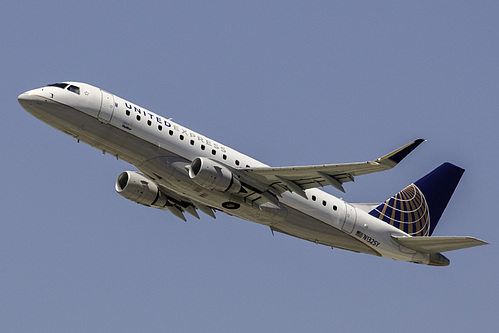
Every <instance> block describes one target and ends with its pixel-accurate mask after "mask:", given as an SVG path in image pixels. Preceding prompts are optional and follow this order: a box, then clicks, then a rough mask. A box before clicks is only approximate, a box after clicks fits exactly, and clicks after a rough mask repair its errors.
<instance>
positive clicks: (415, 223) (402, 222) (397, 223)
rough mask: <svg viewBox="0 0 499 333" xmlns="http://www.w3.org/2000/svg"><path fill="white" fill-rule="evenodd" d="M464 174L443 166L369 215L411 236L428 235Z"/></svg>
mask: <svg viewBox="0 0 499 333" xmlns="http://www.w3.org/2000/svg"><path fill="white" fill-rule="evenodd" d="M463 172H464V169H461V168H460V167H458V166H455V165H453V164H451V163H444V164H442V165H441V166H439V167H438V168H436V169H435V170H433V171H432V172H430V173H429V174H427V175H426V176H424V177H423V178H421V179H420V180H418V181H417V182H415V183H414V184H411V185H409V186H407V187H406V188H405V189H403V190H402V191H400V192H399V193H397V194H395V195H394V196H393V197H391V198H390V199H388V200H386V201H385V202H384V203H382V204H381V205H379V206H378V207H376V208H375V209H373V210H372V211H370V212H369V214H371V215H372V216H374V217H377V218H379V219H380V220H382V221H384V222H386V223H388V224H391V225H393V226H394V227H396V228H399V229H400V230H402V231H404V232H406V233H408V234H410V235H411V236H431V234H432V233H433V230H435V227H436V226H437V223H438V221H439V219H440V216H442V213H443V211H444V209H445V207H446V206H447V203H448V202H449V200H450V198H451V196H452V194H453V193H454V189H455V188H456V186H457V184H458V183H459V180H460V179H461V176H462V174H463Z"/></svg>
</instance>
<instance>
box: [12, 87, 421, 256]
mask: <svg viewBox="0 0 499 333" xmlns="http://www.w3.org/2000/svg"><path fill="white" fill-rule="evenodd" d="M68 84H70V85H74V86H75V87H77V88H79V93H76V92H73V91H70V90H68V89H62V88H60V87H43V88H39V89H34V90H30V91H28V92H26V93H24V94H21V95H20V96H19V101H20V103H21V104H22V106H23V107H24V108H25V109H26V110H27V111H28V112H30V113H31V114H32V115H34V116H35V117H37V118H39V119H40V120H42V121H44V122H45V123H47V124H49V125H51V126H53V127H55V128H56V129H58V130H60V131H62V132H64V133H66V134H69V135H71V136H73V137H75V138H76V139H78V140H81V141H83V142H85V143H87V144H89V145H91V146H93V147H95V148H98V149H99V150H101V151H103V152H105V153H108V154H111V155H113V156H116V157H117V158H120V159H122V160H125V161H127V162H129V163H131V164H133V165H134V166H135V167H137V168H138V169H139V170H140V171H142V172H143V173H144V174H146V175H147V176H148V177H151V178H152V179H154V181H155V182H157V183H158V184H159V185H160V186H161V188H163V189H165V190H166V191H171V192H173V193H176V194H178V195H180V196H182V197H186V198H189V199H191V200H193V201H195V202H199V203H201V204H203V205H206V206H207V207H212V208H214V209H217V210H220V211H224V212H226V213H228V214H230V215H234V216H237V217H239V218H242V219H245V220H249V221H253V222H256V223H260V224H263V225H266V226H269V227H270V228H271V229H272V230H275V231H278V232H282V233H286V234H289V235H292V236H295V237H299V238H302V239H306V240H309V241H312V242H315V243H319V244H324V245H327V246H331V247H338V248H342V249H346V250H351V251H355V252H362V253H367V254H373V255H377V256H382V257H388V258H392V259H398V260H404V261H410V262H418V263H423V264H427V263H428V262H429V260H430V258H429V257H430V256H429V255H428V254H424V253H419V252H416V251H414V250H410V249H407V248H405V247H403V246H401V245H399V244H398V243H396V242H395V241H394V240H393V239H392V235H395V236H409V235H407V234H406V233H404V232H403V231H401V230H399V229H397V228H395V227H393V226H391V225H389V224H387V223H385V222H383V221H380V220H379V219H377V218H375V217H373V216H371V215H369V214H368V212H367V208H366V210H363V209H362V206H361V205H351V204H348V203H346V202H345V201H343V200H341V199H339V198H336V197H335V196H333V195H331V194H328V193H326V192H324V191H321V190H318V189H309V190H306V196H307V199H305V198H303V197H302V196H300V195H297V194H295V193H291V192H285V193H283V194H282V198H279V204H278V205H273V204H268V205H263V206H262V205H260V206H255V205H254V204H252V203H251V198H245V197H244V196H241V195H238V194H230V193H224V192H219V191H212V190H208V189H206V188H203V187H201V186H199V185H197V184H196V183H194V182H193V181H192V179H191V178H190V177H189V166H190V164H191V162H192V161H193V160H194V159H196V158H198V157H205V158H209V159H212V160H216V161H217V162H219V163H220V164H223V165H227V166H228V167H230V168H233V169H238V168H248V167H266V165H265V164H263V163H261V162H259V161H257V160H255V159H253V158H251V157H249V156H246V155H244V154H241V153H240V152H238V151H236V150H234V149H231V148H229V147H227V146H225V145H223V144H221V143H218V142H216V141H214V140H211V139H209V138H207V137H205V136H203V135H201V134H199V133H196V132H194V131H191V130H189V129H187V128H185V127H183V126H181V125H179V124H176V123H174V122H173V121H171V120H169V119H166V118H164V117H162V116H159V115H157V114H156V113H153V112H151V111H149V110H147V109H145V108H143V107H140V106H138V105H135V104H133V103H131V102H129V101H127V100H124V99H122V98H120V97H118V96H116V95H112V94H110V93H107V92H106V91H104V90H101V89H99V88H97V87H94V86H91V85H88V84H84V83H79V82H78V83H76V82H68ZM226 202H233V203H234V202H235V203H238V204H239V206H238V208H237V209H227V208H226V207H224V206H223V204H224V203H226ZM366 207H367V206H366Z"/></svg>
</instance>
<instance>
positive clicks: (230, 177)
mask: <svg viewBox="0 0 499 333" xmlns="http://www.w3.org/2000/svg"><path fill="white" fill-rule="evenodd" d="M189 177H191V179H192V181H193V182H194V183H196V184H198V185H199V186H202V187H204V188H206V189H209V190H212V191H220V192H229V193H239V192H240V191H241V182H240V181H239V180H238V179H237V178H236V177H235V176H234V174H233V173H232V171H230V170H229V169H228V168H227V167H226V166H223V165H222V164H219V163H217V162H215V161H213V160H210V159H209V158H204V157H198V158H196V159H195V160H194V161H192V163H191V167H190V169H189Z"/></svg>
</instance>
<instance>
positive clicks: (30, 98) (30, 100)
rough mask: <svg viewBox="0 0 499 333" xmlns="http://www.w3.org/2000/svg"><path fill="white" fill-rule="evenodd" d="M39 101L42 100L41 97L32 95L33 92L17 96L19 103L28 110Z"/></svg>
mask: <svg viewBox="0 0 499 333" xmlns="http://www.w3.org/2000/svg"><path fill="white" fill-rule="evenodd" d="M38 100H40V97H39V96H36V95H34V94H33V93H32V90H30V91H26V92H23V93H22V94H21V95H19V96H17V101H18V102H19V104H21V106H22V107H23V108H24V109H26V110H27V108H28V107H29V106H31V105H33V104H34V103H35V102H37V101H38Z"/></svg>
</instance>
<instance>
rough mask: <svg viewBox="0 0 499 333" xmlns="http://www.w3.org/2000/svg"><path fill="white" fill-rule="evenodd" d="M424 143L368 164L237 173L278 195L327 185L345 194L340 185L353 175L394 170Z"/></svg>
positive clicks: (267, 168)
mask: <svg viewBox="0 0 499 333" xmlns="http://www.w3.org/2000/svg"><path fill="white" fill-rule="evenodd" d="M424 141H425V140H424V139H417V140H414V141H412V142H411V143H408V144H407V145H405V146H402V147H400V148H399V149H397V150H394V151H392V152H391V153H389V154H386V155H384V156H383V157H380V158H378V159H376V160H374V161H368V162H359V163H344V164H325V165H312V166H295V167H278V168H272V167H265V168H245V169H239V170H238V171H240V172H243V173H244V174H245V175H246V176H248V177H250V178H251V179H253V180H254V181H257V182H259V183H260V184H261V183H263V184H266V185H268V186H272V187H273V188H274V189H277V190H278V191H280V192H281V193H282V192H285V191H290V192H295V193H297V194H299V195H301V196H303V190H306V189H309V188H316V187H323V186H327V185H331V186H333V187H335V188H336V189H338V190H339V191H342V192H345V190H344V188H343V186H342V184H343V183H346V182H350V181H353V180H354V177H355V176H360V175H365V174H368V173H373V172H378V171H384V170H388V169H391V168H393V167H394V166H395V165H397V164H398V163H399V162H400V161H402V160H403V159H404V158H405V157H406V156H407V155H408V154H409V153H410V152H412V151H413V150H414V149H415V148H416V147H417V146H419V145H420V144H421V143H422V142H424ZM245 178H247V177H245Z"/></svg>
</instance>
